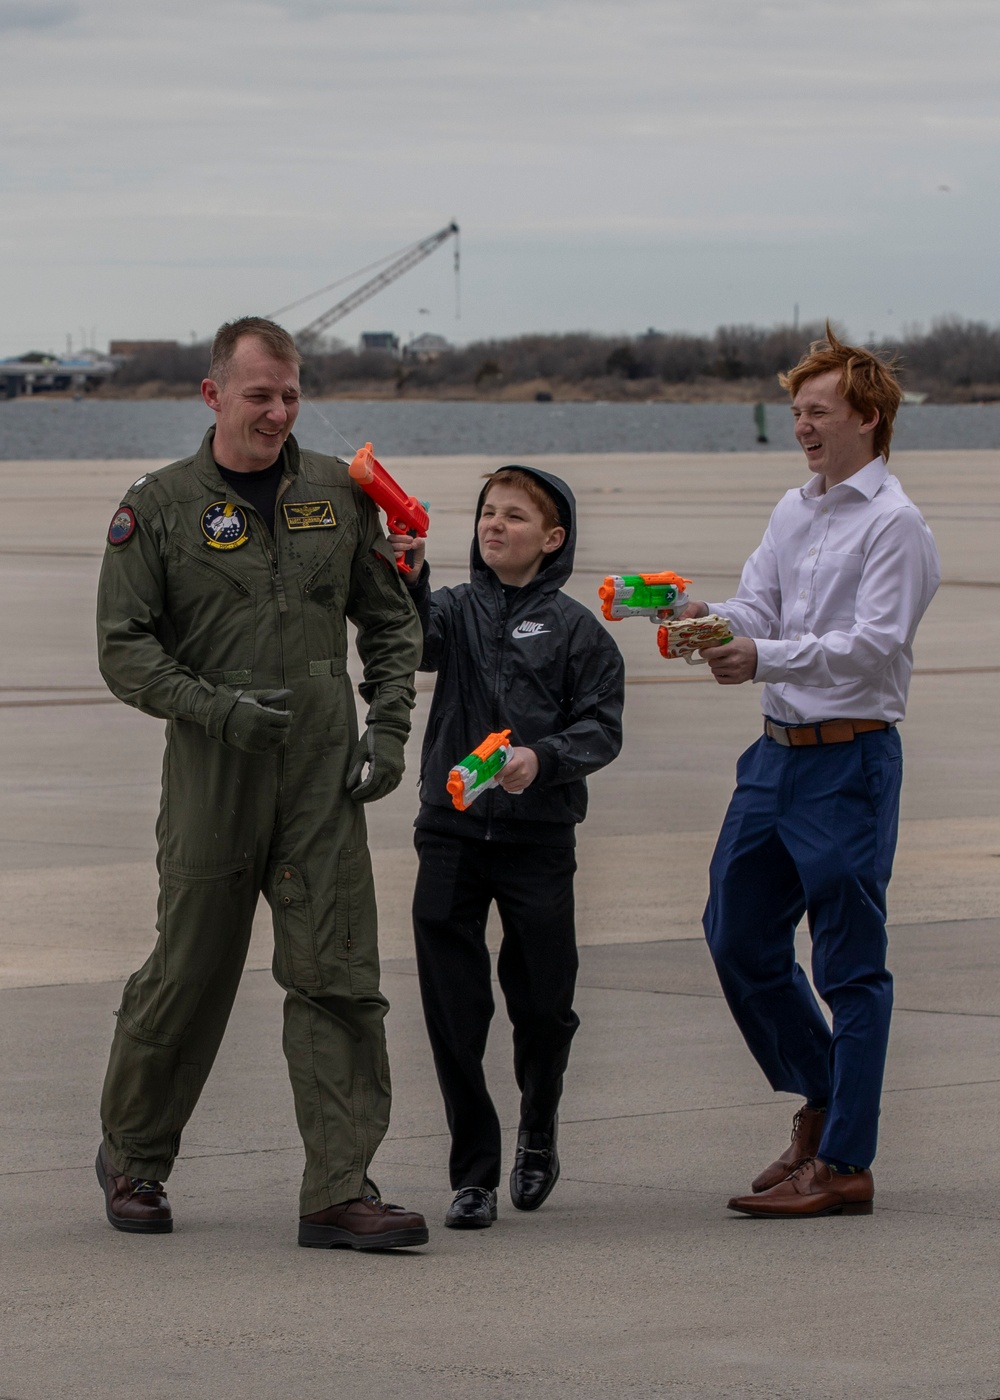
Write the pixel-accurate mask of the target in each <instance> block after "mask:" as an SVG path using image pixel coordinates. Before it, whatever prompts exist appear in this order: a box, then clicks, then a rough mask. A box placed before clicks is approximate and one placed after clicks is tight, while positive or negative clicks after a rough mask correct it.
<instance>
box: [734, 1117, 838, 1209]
mask: <svg viewBox="0 0 1000 1400" xmlns="http://www.w3.org/2000/svg"><path fill="white" fill-rule="evenodd" d="M825 1122H826V1109H825V1108H808V1107H806V1106H805V1105H803V1106H802V1108H800V1109H799V1111H798V1113H796V1115H795V1117H794V1118H793V1119H792V1140H791V1142H790V1143H789V1145H788V1146H787V1147H786V1148H785V1150H784V1152H782V1154H781V1156H780V1157H779V1158H778V1159H777V1161H775V1162H772V1163H771V1165H770V1166H769V1167H765V1168H764V1170H763V1171H762V1172H761V1174H760V1176H755V1177H754V1179H753V1181H752V1182H751V1183H750V1185H751V1188H752V1189H753V1190H754V1191H767V1190H769V1189H770V1188H771V1187H772V1186H777V1184H778V1182H779V1181H784V1179H785V1177H786V1176H790V1175H791V1173H792V1172H793V1171H794V1170H795V1168H796V1167H797V1166H798V1165H799V1163H800V1162H804V1161H805V1159H806V1158H807V1157H815V1156H816V1153H817V1152H818V1151H819V1140H820V1138H821V1137H822V1136H823V1124H824V1123H825Z"/></svg>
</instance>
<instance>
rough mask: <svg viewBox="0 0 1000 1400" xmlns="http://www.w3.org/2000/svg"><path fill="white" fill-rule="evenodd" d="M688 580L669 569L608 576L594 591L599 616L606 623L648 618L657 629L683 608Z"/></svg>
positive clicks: (685, 602)
mask: <svg viewBox="0 0 1000 1400" xmlns="http://www.w3.org/2000/svg"><path fill="white" fill-rule="evenodd" d="M690 587H691V580H690V579H689V578H681V576H680V574H675V573H672V572H671V571H670V570H669V569H666V570H664V572H663V573H659V574H609V575H608V577H607V578H606V579H605V580H604V582H603V583H602V584H601V586H600V588H599V589H598V590H597V595H598V597H599V598H600V599H601V612H602V613H603V614H604V616H605V617H606V618H607V619H608V621H609V622H620V621H621V620H622V618H626V617H648V618H649V619H650V620H651V621H652V622H655V623H656V624H657V625H659V624H660V623H662V622H666V621H668V619H670V618H672V617H676V616H677V614H678V613H679V612H680V611H681V609H682V608H684V607H686V606H687V603H688V596H687V592H686V590H687V589H688V588H690Z"/></svg>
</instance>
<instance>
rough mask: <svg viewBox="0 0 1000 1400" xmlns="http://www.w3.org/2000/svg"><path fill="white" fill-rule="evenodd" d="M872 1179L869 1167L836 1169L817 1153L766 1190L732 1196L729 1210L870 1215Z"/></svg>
mask: <svg viewBox="0 0 1000 1400" xmlns="http://www.w3.org/2000/svg"><path fill="white" fill-rule="evenodd" d="M874 1195H875V1183H874V1181H873V1180H872V1174H871V1172H870V1171H862V1172H849V1173H848V1172H835V1171H831V1169H830V1168H829V1167H828V1166H827V1164H826V1163H825V1162H823V1161H820V1159H819V1158H818V1157H809V1158H807V1160H806V1161H804V1162H801V1163H800V1164H799V1166H798V1167H796V1169H795V1171H793V1172H792V1174H791V1176H789V1177H786V1178H785V1180H784V1181H779V1182H778V1184H777V1186H772V1187H771V1188H770V1190H769V1191H761V1192H759V1193H757V1194H756V1195H753V1196H734V1197H733V1199H732V1200H731V1201H730V1202H729V1209H730V1210H739V1211H742V1212H743V1214H744V1215H770V1216H778V1217H781V1218H788V1219H791V1218H798V1217H812V1216H816V1215H871V1213H872V1198H873V1197H874Z"/></svg>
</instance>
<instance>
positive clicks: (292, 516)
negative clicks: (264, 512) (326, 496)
mask: <svg viewBox="0 0 1000 1400" xmlns="http://www.w3.org/2000/svg"><path fill="white" fill-rule="evenodd" d="M281 509H282V510H283V511H284V512H285V523H286V525H287V526H288V528H289V530H329V529H330V528H331V527H332V526H334V525H336V523H337V517H336V516H335V515H334V513H333V506H331V504H330V502H329V501H289V502H288V504H287V505H286V504H282V507H281Z"/></svg>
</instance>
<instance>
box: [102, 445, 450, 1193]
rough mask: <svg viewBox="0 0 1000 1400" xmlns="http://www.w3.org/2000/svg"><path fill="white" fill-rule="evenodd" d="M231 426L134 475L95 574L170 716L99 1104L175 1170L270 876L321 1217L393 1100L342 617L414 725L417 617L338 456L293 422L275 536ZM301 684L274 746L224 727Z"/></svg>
mask: <svg viewBox="0 0 1000 1400" xmlns="http://www.w3.org/2000/svg"><path fill="white" fill-rule="evenodd" d="M213 436H214V429H212V430H211V431H210V432H209V433H208V434H207V436H206V438H205V440H204V442H203V443H202V445H201V448H200V449H199V451H198V452H197V453H196V454H195V456H194V457H190V458H188V459H187V460H185V461H182V462H175V463H174V464H172V465H171V466H168V467H165V468H163V469H162V470H161V471H157V472H153V473H150V474H149V475H148V476H146V477H142V478H140V480H139V481H138V482H136V483H135V485H134V486H132V487H131V488H130V490H129V491H128V492H127V494H126V496H125V498H124V501H123V502H122V506H121V507H120V508H119V511H118V513H117V514H116V516H115V519H114V520H113V522H112V527H111V530H110V531H109V535H108V538H109V544H108V548H107V552H106V555H105V559H104V565H103V568H102V571H101V581H100V587H99V596H98V642H99V653H100V664H101V673H102V675H103V676H104V678H105V680H106V681H107V683H108V685H109V686H110V688H111V690H112V691H113V692H114V693H115V695H117V696H118V697H119V699H121V700H124V701H125V702H126V703H127V704H130V705H134V706H135V707H136V708H137V709H139V710H142V711H144V712H145V713H146V714H151V715H155V716H157V717H158V718H160V719H165V720H166V721H167V736H166V737H167V743H166V752H165V755H164V760H163V788H162V797H161V805H160V814H159V819H158V822H157V847H158V850H157V869H158V871H159V876H160V894H159V906H158V919H157V929H158V930H159V938H158V940H157V943H156V946H155V948H154V949H153V952H152V954H151V955H150V957H149V959H148V960H147V962H146V963H145V964H144V965H143V967H142V968H140V970H139V971H138V972H136V973H135V974H134V975H133V976H132V977H130V978H129V980H128V982H127V983H126V985H125V990H124V992H123V995H122V1003H121V1008H120V1010H119V1011H118V1013H117V1015H118V1023H117V1026H116V1030H115V1036H114V1041H113V1045H112V1050H111V1058H110V1063H109V1065H108V1071H107V1077H106V1080H105V1085H104V1093H103V1097H102V1101H101V1117H102V1121H103V1125H104V1140H105V1145H106V1148H107V1151H108V1154H109V1156H110V1158H111V1160H112V1162H114V1163H115V1165H116V1166H117V1167H118V1169H119V1170H120V1171H122V1172H124V1173H126V1174H128V1175H130V1176H137V1177H148V1178H152V1179H155V1180H160V1181H163V1180H165V1179H166V1178H167V1177H168V1176H169V1174H170V1169H171V1167H172V1165H173V1162H174V1158H175V1157H176V1155H177V1151H178V1147H179V1143H180V1135H181V1131H182V1129H183V1128H184V1125H185V1124H186V1122H187V1120H188V1118H189V1117H190V1115H191V1112H192V1110H193V1109H194V1106H195V1104H196V1102H197V1100H198V1096H199V1094H200V1093H201V1090H202V1088H203V1086H204V1084H205V1081H206V1079H207V1077H208V1074H209V1071H210V1069H211V1067H212V1063H213V1061H214V1059H215V1055H216V1052H217V1051H218V1048H219V1045H220V1043H221V1040H222V1036H223V1033H224V1031H225V1028H226V1023H227V1021H228V1018H229V1013H230V1010H231V1009H232V1004H233V1000H234V998H235V995H236V989H237V986H238V984H239V980H240V975H241V973H242V969H243V964H244V961H245V959H246V953H247V946H248V943H249V940H250V929H251V923H252V921H253V916H254V910H255V907H256V904H257V899H258V895H259V893H260V892H261V891H263V893H264V895H265V897H266V898H267V900H268V902H269V903H270V905H271V910H272V915H273V921H274V935H275V950H274V976H275V978H276V980H277V981H278V982H279V983H280V985H281V986H282V987H284V988H285V989H286V992H287V995H286V997H285V1008H284V1036H283V1048H284V1052H285V1056H286V1059H287V1061H288V1071H289V1077H290V1079H291V1083H292V1090H293V1094H294V1099H295V1111H296V1116H297V1119H298V1125H299V1130H300V1132H301V1134H302V1139H303V1142H304V1144H305V1152H306V1165H305V1171H304V1174H303V1181H302V1190H301V1196H300V1213H301V1214H309V1213H311V1212H312V1211H316V1210H322V1209H324V1208H325V1207H327V1206H329V1205H332V1204H335V1203H337V1202H338V1201H343V1200H349V1199H351V1198H353V1197H357V1196H360V1195H362V1194H363V1193H364V1190H365V1189H366V1188H365V1179H366V1177H365V1174H366V1169H367V1167H368V1164H369V1162H370V1161H371V1158H372V1156H373V1155H374V1153H375V1150H376V1148H377V1147H378V1145H379V1143H380V1142H381V1140H382V1138H383V1136H384V1134H385V1131H386V1128H387V1126H388V1120H389V1095H390V1089H389V1069H388V1063H387V1059H386V1049H385V1031H384V1025H383V1021H384V1017H385V1013H386V1010H387V1009H388V1003H387V1002H386V1000H385V998H384V997H383V996H382V995H381V993H380V991H379V963H378V946H377V926H376V910H375V893H374V887H373V883H372V872H371V860H370V857H369V853H368V846H367V833H366V827H365V818H364V809H363V806H362V805H361V804H360V803H358V802H355V801H353V800H352V799H351V797H350V795H349V793H348V791H347V786H346V776H347V771H348V766H349V761H350V757H351V754H352V751H353V749H354V747H355V745H356V743H357V737H358V729H357V717H356V712H355V704H354V695H353V690H352V687H351V682H350V680H349V678H348V676H347V673H346V655H347V620H348V619H350V620H351V621H352V622H353V623H355V624H356V626H357V648H358V652H359V654H360V657H361V660H362V662H363V666H364V677H365V679H364V682H363V683H362V685H361V687H360V689H361V694H362V697H363V698H364V699H365V700H366V701H367V702H369V706H370V708H369V711H368V723H369V724H372V723H374V722H376V721H377V720H391V721H392V723H393V724H394V725H395V726H396V729H397V732H399V731H400V730H401V731H402V732H403V733H405V732H406V730H407V729H408V726H409V717H410V716H409V712H410V710H411V709H412V707H413V696H414V690H413V671H414V670H415V668H416V666H417V664H418V662H419V660H420V653H421V646H422V641H421V632H420V624H419V622H418V620H417V617H416V613H415V611H414V608H413V605H412V603H411V602H410V599H409V596H408V595H407V593H406V590H405V589H404V588H403V587H402V585H401V583H400V580H399V575H398V572H397V570H396V567H395V563H394V560H393V555H392V551H391V549H390V548H389V546H388V544H387V543H386V541H385V537H384V535H383V534H382V531H381V529H380V528H379V523H378V515H377V512H376V509H375V507H374V505H373V504H372V502H371V501H370V500H369V499H368V497H367V496H365V495H364V494H363V493H362V492H361V491H360V489H359V488H358V487H357V486H356V485H355V484H354V483H353V482H352V481H351V479H350V477H349V475H348V471H347V466H346V464H345V463H344V462H342V461H340V460H339V459H337V458H334V457H325V456H321V455H319V454H318V453H315V452H308V451H300V449H299V447H298V445H297V443H296V442H295V439H294V438H291V437H290V438H289V439H288V440H287V442H286V444H285V447H284V471H283V475H282V480H281V483H280V485H279V488H278V503H277V507H276V511H275V529H274V538H273V539H272V537H271V534H270V532H269V531H268V529H267V527H266V526H265V524H264V522H263V520H262V519H261V517H260V516H258V515H257V514H256V512H255V511H254V510H253V509H252V508H251V507H250V506H248V505H247V504H246V503H245V502H243V501H242V500H241V499H240V497H239V496H238V495H237V494H236V493H235V492H234V491H233V490H232V489H230V488H227V486H226V484H225V483H224V482H223V480H222V478H221V476H220V475H219V472H218V470H217V469H216V466H215V462H214V460H213V457H212V439H213ZM220 503H221V504H220ZM130 512H131V514H130ZM241 522H242V523H241ZM241 534H242V536H243V537H242V538H240V539H237V538H236V537H237V536H239V535H241ZM115 541H120V542H118V543H115ZM285 687H288V688H290V689H291V691H292V697H291V699H290V700H287V701H286V702H285V704H286V705H287V706H288V707H289V708H290V709H291V710H293V711H294V720H293V722H292V726H291V729H290V731H289V737H288V738H287V740H286V742H285V744H284V745H283V747H282V748H281V749H280V750H279V752H277V753H245V752H242V751H240V750H238V749H235V748H232V747H229V746H227V745H226V744H224V743H223V742H222V734H223V730H224V727H225V721H226V718H227V716H228V714H229V711H230V710H231V709H232V707H233V705H234V703H235V702H236V696H237V695H238V693H239V691H241V690H244V689H249V688H253V689H255V690H260V689H269V688H273V689H282V688H285Z"/></svg>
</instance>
